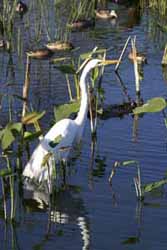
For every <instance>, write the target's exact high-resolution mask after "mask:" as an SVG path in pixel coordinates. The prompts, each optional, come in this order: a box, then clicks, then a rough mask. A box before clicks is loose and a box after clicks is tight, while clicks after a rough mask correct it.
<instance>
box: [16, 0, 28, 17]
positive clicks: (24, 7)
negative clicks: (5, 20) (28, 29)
mask: <svg viewBox="0 0 167 250" xmlns="http://www.w3.org/2000/svg"><path fill="white" fill-rule="evenodd" d="M27 10H28V7H27V5H26V4H25V3H23V2H22V1H18V2H17V5H16V12H17V13H19V14H20V15H23V14H25V13H26V12H27Z"/></svg>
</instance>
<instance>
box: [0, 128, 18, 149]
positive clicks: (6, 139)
mask: <svg viewBox="0 0 167 250" xmlns="http://www.w3.org/2000/svg"><path fill="white" fill-rule="evenodd" d="M14 140H15V137H14V136H13V134H12V132H11V130H10V129H7V128H5V129H4V133H3V137H2V140H1V145H2V149H3V150H5V149H7V148H8V147H9V146H10V145H11V144H12V142H13V141H14Z"/></svg>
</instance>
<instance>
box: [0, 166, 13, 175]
mask: <svg viewBox="0 0 167 250" xmlns="http://www.w3.org/2000/svg"><path fill="white" fill-rule="evenodd" d="M11 174H13V172H12V169H11V168H2V169H0V177H5V176H7V175H11Z"/></svg>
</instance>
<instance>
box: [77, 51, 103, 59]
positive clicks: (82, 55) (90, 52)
mask: <svg viewBox="0 0 167 250" xmlns="http://www.w3.org/2000/svg"><path fill="white" fill-rule="evenodd" d="M105 52H106V49H98V50H96V51H89V52H86V53H83V54H81V55H80V58H81V59H82V60H85V59H87V58H89V57H90V58H91V57H92V55H93V54H100V53H105Z"/></svg>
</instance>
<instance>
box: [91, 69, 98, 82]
mask: <svg viewBox="0 0 167 250" xmlns="http://www.w3.org/2000/svg"><path fill="white" fill-rule="evenodd" d="M98 76H99V69H98V68H97V67H96V68H94V70H93V71H92V80H93V82H95V81H96V80H97V78H98Z"/></svg>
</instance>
